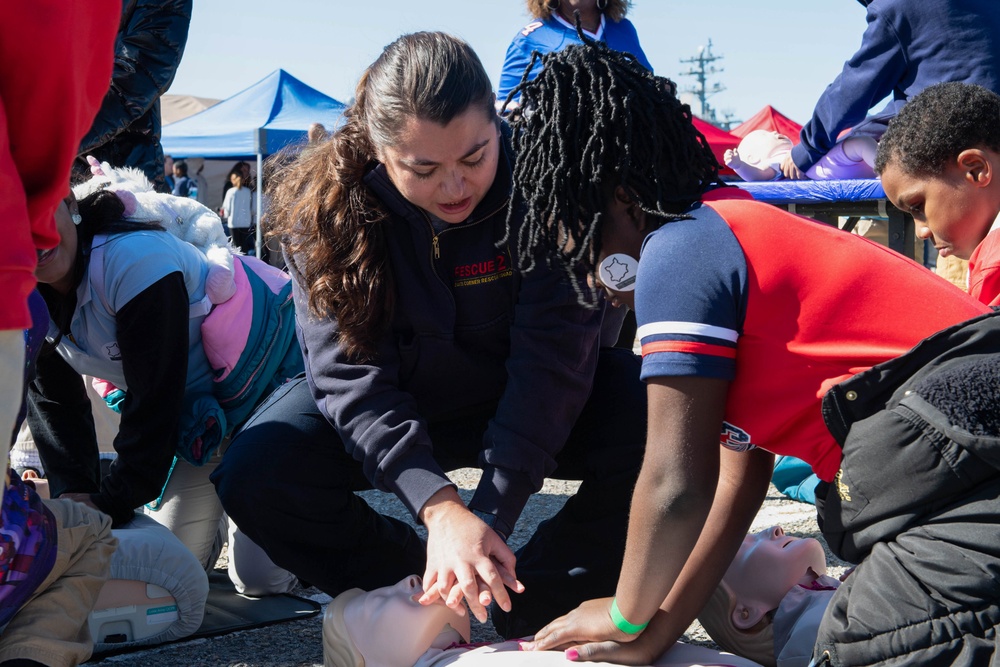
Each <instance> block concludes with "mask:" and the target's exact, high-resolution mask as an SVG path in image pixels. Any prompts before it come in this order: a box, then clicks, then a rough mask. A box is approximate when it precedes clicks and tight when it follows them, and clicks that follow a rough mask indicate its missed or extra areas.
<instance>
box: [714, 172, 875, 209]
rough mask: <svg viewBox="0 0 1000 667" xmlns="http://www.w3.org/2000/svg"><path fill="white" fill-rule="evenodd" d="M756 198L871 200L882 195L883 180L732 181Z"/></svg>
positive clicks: (786, 201) (777, 201)
mask: <svg viewBox="0 0 1000 667" xmlns="http://www.w3.org/2000/svg"><path fill="white" fill-rule="evenodd" d="M730 185H735V186H736V187H738V188H740V189H741V190H746V191H747V192H749V193H750V194H751V195H753V198H754V199H756V200H758V201H765V202H768V203H770V204H794V203H803V204H805V203H817V202H844V201H870V200H873V199H885V190H883V189H882V181H880V180H878V179H877V178H864V179H857V180H843V181H810V180H803V181H788V180H780V181H753V182H743V181H731V182H730Z"/></svg>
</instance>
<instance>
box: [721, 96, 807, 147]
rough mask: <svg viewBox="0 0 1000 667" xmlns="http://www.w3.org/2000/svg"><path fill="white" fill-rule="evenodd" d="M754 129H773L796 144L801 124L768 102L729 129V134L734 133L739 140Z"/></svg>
mask: <svg viewBox="0 0 1000 667" xmlns="http://www.w3.org/2000/svg"><path fill="white" fill-rule="evenodd" d="M754 130H774V131H776V132H780V133H781V134H783V135H785V136H786V137H788V138H789V139H791V140H792V144H797V143H799V132H800V131H801V130H802V126H801V125H799V124H798V123H796V122H795V121H794V120H792V119H791V118H789V117H788V116H786V115H785V114H783V113H781V112H780V111H778V110H777V109H775V108H774V107H772V106H771V105H770V104H768V105H767V106H766V107H764V108H763V109H761V110H760V111H758V112H757V113H755V114H754V115H753V116H751V117H750V118H748V119H747V120H745V121H743V122H742V123H740V124H739V125H737V126H736V127H734V128H733V129H732V130H730V134H734V135H736V137H737V140H739V139H742V138H743V137H745V136H747V135H748V134H750V133H751V132H752V131H754Z"/></svg>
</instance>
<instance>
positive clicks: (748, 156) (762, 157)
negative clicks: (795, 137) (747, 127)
mask: <svg viewBox="0 0 1000 667" xmlns="http://www.w3.org/2000/svg"><path fill="white" fill-rule="evenodd" d="M737 150H738V151H739V152H740V160H742V161H743V163H744V164H748V165H751V166H753V167H758V168H760V169H764V168H766V167H769V166H771V165H772V164H774V163H776V162H777V163H780V162H781V160H782V159H783V158H784V157H785V155H787V154H788V152H789V151H790V150H792V140H791V139H789V138H788V137H786V136H785V135H783V134H781V133H780V132H775V131H773V130H754V131H752V132H749V133H748V134H747V136H745V137H743V140H742V141H740V145H739V147H738V148H737Z"/></svg>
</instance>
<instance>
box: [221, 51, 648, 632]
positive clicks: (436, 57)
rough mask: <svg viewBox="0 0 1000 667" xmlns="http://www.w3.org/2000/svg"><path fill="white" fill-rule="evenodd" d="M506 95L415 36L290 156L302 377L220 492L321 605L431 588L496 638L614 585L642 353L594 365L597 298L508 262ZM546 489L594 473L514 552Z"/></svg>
mask: <svg viewBox="0 0 1000 667" xmlns="http://www.w3.org/2000/svg"><path fill="white" fill-rule="evenodd" d="M494 100H495V97H494V95H493V90H492V86H491V84H490V81H489V77H488V76H487V75H486V72H485V71H484V69H483V67H482V64H481V63H480V61H479V58H478V57H477V56H476V54H475V53H474V52H473V51H472V49H471V48H470V47H469V46H468V45H467V44H465V43H464V42H462V41H460V40H458V39H456V38H454V37H450V36H448V35H445V34H442V33H416V34H411V35H404V36H403V37H400V38H399V39H397V40H396V41H395V42H393V43H392V44H390V45H389V46H388V47H386V49H385V50H384V51H383V53H382V55H381V56H379V58H378V59H377V60H376V61H375V62H374V63H373V64H372V65H371V66H370V67H369V68H368V69H367V71H366V72H365V73H364V74H363V76H362V77H361V80H360V82H359V83H358V87H357V92H356V95H355V102H354V104H353V105H352V106H351V107H350V108H349V109H348V110H347V112H346V117H345V123H344V125H343V126H342V127H341V128H340V129H339V130H337V131H336V133H335V134H334V135H333V136H332V137H331V138H330V139H329V140H328V141H326V142H324V143H322V144H319V145H316V146H314V147H311V148H310V149H309V150H308V151H307V152H305V153H303V154H300V155H298V156H295V157H294V159H293V158H289V160H288V161H287V162H285V163H284V164H279V167H278V169H277V171H276V173H275V175H274V177H273V181H272V182H273V183H274V186H273V189H272V191H271V192H270V195H271V208H270V209H269V210H270V212H269V225H270V226H271V230H272V233H274V234H277V235H278V236H279V237H280V238H281V240H282V244H283V249H284V253H285V257H286V261H287V265H288V267H289V270H290V272H291V273H292V276H293V284H294V293H295V298H296V317H297V319H298V326H299V339H300V343H301V346H302V349H303V352H304V355H305V358H306V375H305V377H304V378H302V379H300V380H299V381H297V382H293V383H290V384H289V385H286V387H284V388H282V389H280V390H279V391H278V392H276V393H275V394H274V395H273V396H272V397H271V398H270V399H269V400H268V402H266V403H265V404H264V405H263V406H262V407H261V408H260V409H259V410H258V411H257V413H256V414H255V416H254V417H252V418H251V419H250V421H249V422H248V423H247V425H246V426H245V427H244V428H243V429H242V430H241V431H240V432H239V433H238V434H237V435H236V436H235V437H234V440H233V444H232V447H231V448H230V449H229V451H228V452H227V454H226V457H225V459H224V461H223V463H222V465H221V466H220V468H219V469H218V470H217V471H216V472H215V474H214V476H213V480H214V481H215V483H216V487H217V490H218V491H219V495H220V497H221V499H222V502H223V505H224V507H225V508H226V511H227V512H228V513H229V515H230V516H231V517H233V518H234V519H235V520H236V522H237V523H238V524H239V525H240V526H241V528H243V529H244V530H245V531H247V534H248V535H249V536H250V537H251V538H252V539H253V540H255V541H256V542H257V543H258V544H260V545H261V546H262V547H264V549H265V550H266V551H267V552H268V554H269V555H270V556H271V557H272V558H273V559H274V560H275V562H276V563H279V564H281V565H282V567H285V568H287V569H289V570H291V571H292V572H294V573H296V574H297V575H299V577H300V578H302V579H304V580H306V581H309V582H311V583H312V584H314V585H315V586H317V587H318V588H320V589H322V590H323V591H325V592H327V593H329V594H331V595H336V594H339V593H341V592H343V591H344V590H347V589H351V588H363V589H366V590H370V589H374V588H379V587H381V586H385V585H389V584H392V583H395V582H397V581H399V580H400V579H402V578H403V577H406V576H409V575H413V574H417V575H423V581H424V584H425V590H426V593H425V595H424V596H423V599H422V601H423V602H424V603H428V604H429V603H432V602H434V601H439V600H444V601H445V602H446V603H447V604H449V606H452V607H453V608H456V609H459V608H462V609H464V605H463V599H464V600H465V601H467V602H468V604H469V607H470V609H471V610H472V612H473V613H474V614H475V615H476V616H477V617H478V618H480V619H481V620H483V619H485V618H486V608H487V607H488V606H489V605H490V604H491V603H493V602H496V604H495V605H493V623H494V625H495V626H496V627H497V629H498V630H499V631H500V632H501V634H504V635H505V636H525V635H527V634H530V632H531V631H532V630H533V629H535V628H538V627H541V625H543V624H544V623H545V622H547V621H548V620H549V619H550V618H552V617H553V616H554V615H556V614H558V613H560V610H568V609H570V608H572V606H574V605H575V604H576V602H578V601H579V600H582V599H584V598H585V597H587V596H588V595H590V594H591V593H592V591H594V590H611V589H613V587H614V582H615V577H616V576H617V567H618V566H619V565H620V554H621V552H622V548H623V544H624V542H623V540H624V528H623V523H624V522H623V517H624V516H625V512H626V507H627V498H628V495H629V492H630V489H631V487H632V484H633V483H634V479H635V474H636V471H637V469H638V466H639V463H640V458H641V453H642V441H643V432H644V423H643V414H644V408H645V402H644V397H643V392H642V391H641V388H640V386H639V382H638V363H637V360H636V358H635V356H634V355H633V354H632V353H631V352H630V351H625V350H600V351H599V346H600V334H601V328H602V321H603V304H598V307H597V308H594V307H589V308H588V307H586V306H581V305H580V304H579V303H578V300H577V298H576V295H575V292H574V290H573V288H572V286H571V285H570V284H569V282H568V281H565V280H563V277H562V275H561V273H560V272H558V271H553V270H550V269H549V268H548V267H547V266H545V265H544V262H540V263H538V265H537V266H536V267H535V268H534V269H532V270H530V271H528V270H524V269H522V268H521V267H519V266H518V265H516V264H515V263H514V261H513V254H512V251H511V248H510V247H509V246H508V244H507V243H506V242H505V241H504V239H506V238H508V229H507V220H508V216H509V219H510V221H511V223H510V224H511V225H512V226H514V227H517V226H518V225H519V221H520V219H521V215H520V214H519V213H518V212H513V211H512V212H509V211H508V203H509V198H510V191H511V169H512V156H511V153H510V149H509V145H508V141H507V136H506V130H505V128H504V126H503V124H502V122H501V120H500V119H499V118H498V117H497V115H496V113H495V111H494V106H493V105H494ZM514 234H515V235H516V230H515V232H514ZM609 333H611V335H614V332H609ZM612 340H613V339H612ZM612 417H613V418H612ZM460 467H478V468H481V469H482V471H483V474H482V478H481V480H480V481H479V484H478V487H477V489H476V490H475V492H474V493H473V495H472V497H471V499H468V498H466V499H463V498H460V497H459V494H458V492H457V491H456V487H455V484H454V483H453V482H452V481H451V480H450V479H449V478H448V477H447V475H446V474H445V473H446V471H448V470H453V469H455V468H460ZM549 476H554V477H560V478H563V479H579V480H584V481H583V485H582V487H581V490H580V492H579V493H578V494H577V495H576V496H575V497H573V498H571V499H570V500H569V502H568V503H567V504H566V506H565V508H564V509H563V510H562V511H560V512H559V513H558V514H557V515H556V516H555V517H554V518H552V519H550V520H549V521H548V522H547V523H546V524H545V525H544V526H543V527H542V528H541V529H540V530H539V531H538V532H537V533H536V534H535V535H534V536H533V537H532V539H531V540H530V542H529V543H528V544H527V545H526V546H525V547H524V550H523V551H522V552H520V553H519V554H518V555H517V557H516V558H515V555H514V554H513V553H512V552H511V550H510V548H508V546H507V544H506V540H507V538H508V537H510V535H511V532H512V531H513V530H514V527H515V524H516V522H517V519H518V517H519V516H520V514H521V511H522V510H523V508H524V506H525V504H526V503H527V501H528V498H529V496H530V495H531V494H532V493H534V492H537V491H538V490H539V489H540V488H541V485H542V482H543V481H544V479H545V478H546V477H549ZM370 488H375V489H378V490H380V491H383V492H389V493H393V494H395V496H397V497H398V498H399V499H400V500H401V501H402V502H403V505H404V506H405V507H406V509H407V510H409V512H410V513H411V514H412V515H413V517H414V518H415V520H416V521H417V522H419V523H421V524H423V525H424V526H425V527H426V529H427V541H426V543H425V542H424V541H423V540H422V539H421V538H420V537H419V536H418V534H417V532H416V531H415V530H414V528H413V527H412V526H411V525H410V524H408V523H405V522H403V521H399V520H397V519H395V518H390V517H387V516H383V515H381V514H379V513H378V512H376V511H375V510H373V509H372V508H371V507H369V506H368V505H367V504H366V503H365V501H364V500H362V499H361V498H360V497H358V496H356V495H355V492H357V491H362V490H366V489H370ZM247 489H253V490H254V492H253V493H247ZM583 536H586V538H585V539H584V537H583ZM522 584H523V585H522ZM507 588H510V589H512V590H514V591H515V592H520V591H522V590H523V591H524V592H523V593H520V594H519V595H515V596H510V595H509V594H508V591H507V590H506V589H507ZM511 597H513V598H515V600H513V608H514V611H513V612H511V613H510V614H509V615H508V613H507V612H508V611H509V610H510V609H511V603H512V601H511Z"/></svg>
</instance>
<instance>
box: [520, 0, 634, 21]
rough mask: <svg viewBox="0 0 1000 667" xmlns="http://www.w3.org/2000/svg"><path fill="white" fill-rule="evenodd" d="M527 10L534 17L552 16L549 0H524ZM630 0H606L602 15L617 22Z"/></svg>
mask: <svg viewBox="0 0 1000 667" xmlns="http://www.w3.org/2000/svg"><path fill="white" fill-rule="evenodd" d="M525 4H527V5H528V12H529V13H530V14H531V15H532V16H534V17H535V18H536V19H542V20H543V21H546V20H548V19H549V18H550V17H551V16H552V9H550V8H549V0H526V2H525ZM631 6H632V0H608V7H607V9H605V10H604V15H605V16H607V17H608V19H610V20H612V21H614V22H615V23H617V22H618V21H621V20H622V19H623V18H625V15H626V14H628V9H629V7H631Z"/></svg>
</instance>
